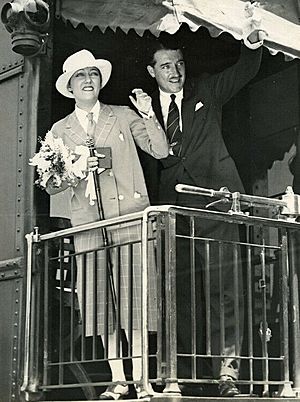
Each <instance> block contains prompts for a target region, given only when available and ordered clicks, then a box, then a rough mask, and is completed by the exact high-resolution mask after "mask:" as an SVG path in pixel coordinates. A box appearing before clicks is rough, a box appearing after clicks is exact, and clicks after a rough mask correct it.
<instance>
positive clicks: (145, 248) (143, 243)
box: [141, 210, 150, 392]
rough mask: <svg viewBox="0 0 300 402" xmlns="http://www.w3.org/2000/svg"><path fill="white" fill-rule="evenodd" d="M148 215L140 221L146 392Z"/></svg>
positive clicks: (143, 366) (147, 389) (143, 361)
mask: <svg viewBox="0 0 300 402" xmlns="http://www.w3.org/2000/svg"><path fill="white" fill-rule="evenodd" d="M148 225H149V215H148V212H147V210H145V211H144V213H143V219H142V221H141V229H142V231H141V232H142V238H141V247H142V250H141V251H142V278H141V286H142V309H141V312H142V358H141V363H142V382H143V384H142V387H143V388H144V390H145V391H146V392H150V390H149V343H148V317H149V315H148V304H149V292H148V257H149V247H148V238H149V226H148Z"/></svg>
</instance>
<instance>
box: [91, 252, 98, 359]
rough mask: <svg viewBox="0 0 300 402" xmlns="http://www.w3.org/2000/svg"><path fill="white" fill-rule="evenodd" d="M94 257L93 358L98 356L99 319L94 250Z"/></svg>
mask: <svg viewBox="0 0 300 402" xmlns="http://www.w3.org/2000/svg"><path fill="white" fill-rule="evenodd" d="M92 258H93V269H92V275H93V295H92V296H93V307H92V309H93V345H92V356H93V359H96V358H97V321H98V303H97V302H98V298H97V289H98V278H97V271H98V253H97V251H94V252H93V253H92Z"/></svg>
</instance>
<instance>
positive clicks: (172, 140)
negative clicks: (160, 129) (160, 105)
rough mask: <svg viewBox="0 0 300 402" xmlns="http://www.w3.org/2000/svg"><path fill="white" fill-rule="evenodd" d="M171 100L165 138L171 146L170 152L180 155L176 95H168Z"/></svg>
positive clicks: (180, 141)
mask: <svg viewBox="0 0 300 402" xmlns="http://www.w3.org/2000/svg"><path fill="white" fill-rule="evenodd" d="M170 97H171V102H170V106H169V112H168V119H167V138H168V140H169V144H170V146H171V152H170V153H171V154H173V155H176V156H180V152H181V147H182V132H181V131H180V127H179V110H178V107H177V104H176V102H175V98H176V95H174V94H172V95H170Z"/></svg>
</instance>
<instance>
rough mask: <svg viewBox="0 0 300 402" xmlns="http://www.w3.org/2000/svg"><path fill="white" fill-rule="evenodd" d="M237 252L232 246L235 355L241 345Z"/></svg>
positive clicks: (236, 246)
mask: <svg viewBox="0 0 300 402" xmlns="http://www.w3.org/2000/svg"><path fill="white" fill-rule="evenodd" d="M238 265H239V251H238V245H237V244H236V243H234V244H233V286H234V294H235V297H234V320H235V354H236V355H239V354H240V353H241V351H240V343H241V334H240V296H239V295H240V293H241V291H240V289H239V286H241V285H242V284H241V283H239V268H238Z"/></svg>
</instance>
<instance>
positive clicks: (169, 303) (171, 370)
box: [165, 211, 180, 394]
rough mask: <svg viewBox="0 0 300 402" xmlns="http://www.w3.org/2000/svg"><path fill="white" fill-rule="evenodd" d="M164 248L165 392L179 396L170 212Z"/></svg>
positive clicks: (172, 218) (173, 217) (173, 218)
mask: <svg viewBox="0 0 300 402" xmlns="http://www.w3.org/2000/svg"><path fill="white" fill-rule="evenodd" d="M165 247H166V249H165V259H166V264H165V275H166V277H165V286H166V289H165V297H166V300H165V303H166V360H167V361H166V363H167V367H166V371H167V382H168V383H167V387H166V391H167V392H172V393H179V394H180V388H179V386H178V378H177V314H176V213H174V212H171V211H169V212H168V215H167V219H166V241H165Z"/></svg>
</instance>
